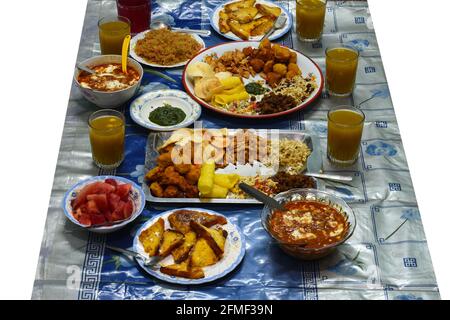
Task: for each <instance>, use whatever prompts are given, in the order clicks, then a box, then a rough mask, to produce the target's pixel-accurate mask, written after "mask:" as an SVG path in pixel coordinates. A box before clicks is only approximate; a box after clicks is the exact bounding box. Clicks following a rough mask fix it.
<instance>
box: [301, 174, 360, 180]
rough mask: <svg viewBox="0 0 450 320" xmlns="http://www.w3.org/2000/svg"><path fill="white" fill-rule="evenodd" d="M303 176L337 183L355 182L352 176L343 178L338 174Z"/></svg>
mask: <svg viewBox="0 0 450 320" xmlns="http://www.w3.org/2000/svg"><path fill="white" fill-rule="evenodd" d="M303 175H304V176H308V177H314V178H319V179H325V180H331V181H337V182H350V181H352V180H353V177H351V176H342V175H338V174H328V173H312V172H304V173H303Z"/></svg>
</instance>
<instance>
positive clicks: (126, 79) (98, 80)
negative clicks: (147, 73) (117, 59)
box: [77, 63, 140, 91]
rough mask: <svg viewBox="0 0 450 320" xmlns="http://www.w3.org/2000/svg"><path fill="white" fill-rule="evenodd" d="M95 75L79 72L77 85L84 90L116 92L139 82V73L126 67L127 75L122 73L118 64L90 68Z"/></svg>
mask: <svg viewBox="0 0 450 320" xmlns="http://www.w3.org/2000/svg"><path fill="white" fill-rule="evenodd" d="M90 69H92V70H94V71H95V72H96V73H95V74H90V73H87V72H84V71H81V72H80V74H79V75H78V79H77V80H78V83H79V84H80V85H81V86H82V87H84V88H90V89H93V90H98V91H118V90H123V89H126V88H128V87H131V86H132V85H134V84H135V83H136V82H138V81H139V77H140V75H139V72H138V71H137V70H135V69H134V68H132V67H130V66H128V67H127V73H124V72H123V71H122V65H121V64H120V63H107V64H100V65H97V66H93V67H90Z"/></svg>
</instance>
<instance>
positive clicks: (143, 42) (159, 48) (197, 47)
mask: <svg viewBox="0 0 450 320" xmlns="http://www.w3.org/2000/svg"><path fill="white" fill-rule="evenodd" d="M204 48H205V42H203V40H202V38H200V37H199V36H198V35H196V34H187V33H183V32H181V31H171V30H168V29H165V28H163V29H157V30H156V29H155V30H146V31H143V32H141V33H138V34H137V35H135V36H134V37H133V38H132V39H131V42H130V55H131V56H132V57H133V59H135V60H136V61H139V62H140V63H142V64H145V65H147V66H150V67H158V68H175V67H181V66H184V65H185V64H186V63H187V62H188V61H189V60H190V59H191V58H192V57H193V56H195V55H196V54H197V53H198V52H200V51H201V50H203V49H204Z"/></svg>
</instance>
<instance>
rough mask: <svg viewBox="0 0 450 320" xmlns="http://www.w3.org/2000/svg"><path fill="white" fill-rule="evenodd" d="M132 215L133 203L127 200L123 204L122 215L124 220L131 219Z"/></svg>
mask: <svg viewBox="0 0 450 320" xmlns="http://www.w3.org/2000/svg"><path fill="white" fill-rule="evenodd" d="M132 214H133V202H131V200H128V201H127V202H125V205H124V207H123V215H124V216H125V218H129V217H131V215H132Z"/></svg>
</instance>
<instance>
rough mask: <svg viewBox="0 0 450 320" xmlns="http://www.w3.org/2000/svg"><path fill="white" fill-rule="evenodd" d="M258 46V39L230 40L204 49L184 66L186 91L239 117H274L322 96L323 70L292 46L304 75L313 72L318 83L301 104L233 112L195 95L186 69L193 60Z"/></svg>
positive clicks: (205, 104)
mask: <svg viewBox="0 0 450 320" xmlns="http://www.w3.org/2000/svg"><path fill="white" fill-rule="evenodd" d="M258 46H259V42H258V41H235V42H228V43H223V44H219V45H217V46H213V47H209V48H207V49H205V50H203V51H202V52H200V53H198V54H197V55H196V56H195V57H193V58H192V59H191V60H190V61H189V63H188V64H187V65H186V67H185V68H184V72H183V77H182V80H183V85H184V88H185V89H186V92H187V93H188V94H189V95H190V96H191V97H192V98H193V99H194V100H195V101H197V102H198V103H200V104H201V105H202V106H205V107H207V108H209V109H211V110H214V111H216V112H220V113H222V114H226V115H229V116H233V117H238V118H274V117H278V116H282V115H286V114H289V113H291V112H295V111H298V110H300V109H303V108H306V106H308V105H309V104H310V103H311V102H313V101H314V100H315V99H317V98H318V97H319V96H320V93H321V92H322V88H323V83H324V80H323V75H322V71H321V70H320V68H319V66H318V65H317V64H316V63H315V62H314V61H313V60H312V59H311V58H309V57H307V56H305V55H304V54H302V53H300V52H299V51H296V50H294V49H291V48H288V49H289V50H291V51H294V52H296V53H297V65H298V66H299V68H300V70H301V71H302V76H303V77H306V76H307V75H308V74H310V73H311V74H313V75H314V76H315V79H316V85H317V88H316V89H315V90H314V91H313V92H312V93H311V95H310V96H309V97H308V98H307V99H306V100H305V101H303V102H302V103H301V104H299V105H298V106H296V107H294V108H292V109H289V110H285V111H282V112H277V113H272V114H264V115H247V114H238V113H233V112H230V111H226V110H224V109H220V108H217V107H215V106H213V105H211V104H209V103H207V102H205V101H204V100H202V99H200V98H198V97H196V96H195V93H194V83H193V81H192V80H191V79H188V78H187V75H186V69H187V67H188V66H189V64H191V63H193V62H201V61H203V60H204V59H205V57H206V56H208V55H211V54H213V53H215V54H217V55H218V56H219V57H220V56H222V55H223V54H224V53H225V52H227V51H234V50H236V49H239V50H242V49H244V48H246V47H254V48H258ZM243 80H244V84H247V83H249V82H253V81H255V80H262V78H261V77H260V76H259V74H257V75H256V76H255V77H250V78H249V79H245V78H244V79H243Z"/></svg>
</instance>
